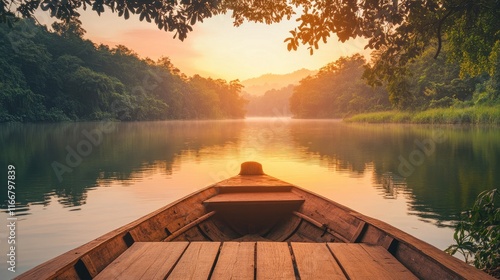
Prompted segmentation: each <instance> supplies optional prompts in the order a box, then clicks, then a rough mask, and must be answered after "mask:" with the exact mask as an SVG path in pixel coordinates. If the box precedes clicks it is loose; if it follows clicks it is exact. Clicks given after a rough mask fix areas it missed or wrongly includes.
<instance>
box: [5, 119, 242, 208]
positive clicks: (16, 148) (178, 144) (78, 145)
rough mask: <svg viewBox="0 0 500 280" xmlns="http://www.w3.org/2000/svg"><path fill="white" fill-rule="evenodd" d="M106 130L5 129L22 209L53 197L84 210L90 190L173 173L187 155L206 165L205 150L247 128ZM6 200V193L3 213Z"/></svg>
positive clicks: (161, 125) (70, 126) (133, 126)
mask: <svg viewBox="0 0 500 280" xmlns="http://www.w3.org/2000/svg"><path fill="white" fill-rule="evenodd" d="M101 125H102V124H101V123H64V124H2V125H1V130H0V141H1V146H0V154H1V155H2V157H0V163H1V166H7V165H8V164H12V165H14V166H15V167H16V174H17V182H16V184H17V185H18V186H23V188H18V189H17V193H16V202H17V203H18V204H19V207H21V206H27V205H30V204H31V205H32V204H43V205H47V204H49V202H50V199H49V198H50V197H51V196H54V195H55V196H57V197H58V202H59V203H61V204H63V205H64V206H67V207H73V206H79V205H82V204H85V201H86V199H87V193H88V191H90V190H92V189H94V188H96V187H97V186H99V185H103V186H105V185H106V183H107V182H108V183H109V182H113V181H115V180H119V181H123V182H126V181H131V180H132V181H133V180H134V178H136V177H137V176H139V177H142V176H143V175H144V174H147V173H148V172H150V173H156V172H159V173H161V174H165V175H169V174H172V172H173V171H172V170H175V168H176V165H179V164H180V163H179V161H180V159H182V157H183V155H185V154H194V156H195V157H198V158H200V160H201V155H200V154H199V153H200V150H202V149H203V148H205V147H213V148H214V149H215V148H217V147H218V148H220V149H224V147H225V146H226V145H228V143H232V144H233V145H234V143H237V142H238V141H239V139H240V133H241V130H242V128H243V126H242V125H241V123H239V122H230V121H227V122H224V121H219V122H204V121H190V122H182V121H179V122H141V123H111V125H110V126H109V127H111V128H112V129H110V130H109V131H104V132H102V130H101V132H100V133H101V134H100V136H97V133H96V131H98V130H99V127H100V126H101ZM108 125H109V124H108ZM89 133H90V134H94V136H90V138H89V137H88V135H89ZM91 137H93V138H94V139H92V138H91ZM92 140H94V141H92ZM82 143H83V144H82ZM89 143H90V144H92V145H91V146H89ZM89 147H90V148H89ZM54 163H56V164H54ZM54 166H55V167H54ZM58 173H59V176H58ZM60 179H61V180H60ZM6 200H7V197H6V193H4V192H1V194H0V201H1V202H2V208H4V207H5V205H6V203H5V202H6ZM19 209H21V208H19Z"/></svg>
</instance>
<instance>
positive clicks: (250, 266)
mask: <svg viewBox="0 0 500 280" xmlns="http://www.w3.org/2000/svg"><path fill="white" fill-rule="evenodd" d="M254 265H255V242H225V243H224V244H223V245H222V249H221V252H220V254H219V258H218V260H217V265H216V266H215V269H214V272H213V273H212V277H211V278H210V279H212V280H214V279H215V280H220V279H233V280H238V279H254V268H255V267H254Z"/></svg>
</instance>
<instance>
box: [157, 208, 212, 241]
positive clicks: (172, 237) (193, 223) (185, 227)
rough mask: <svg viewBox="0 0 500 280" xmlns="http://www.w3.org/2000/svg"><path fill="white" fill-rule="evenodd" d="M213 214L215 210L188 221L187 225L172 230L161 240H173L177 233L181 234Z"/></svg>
mask: <svg viewBox="0 0 500 280" xmlns="http://www.w3.org/2000/svg"><path fill="white" fill-rule="evenodd" d="M214 214H215V211H212V212H209V213H207V214H205V215H203V216H201V217H199V218H198V219H196V220H194V221H192V222H190V223H188V224H187V225H185V226H183V227H182V228H180V229H178V230H177V231H175V232H173V233H172V234H171V235H169V236H168V237H167V238H165V239H164V240H163V241H171V240H174V239H175V238H176V237H178V236H179V235H181V234H183V233H184V232H186V231H188V230H190V229H191V228H192V227H194V226H196V225H197V224H199V223H201V222H203V221H205V220H207V219H208V218H210V217H212V216H213V215H214Z"/></svg>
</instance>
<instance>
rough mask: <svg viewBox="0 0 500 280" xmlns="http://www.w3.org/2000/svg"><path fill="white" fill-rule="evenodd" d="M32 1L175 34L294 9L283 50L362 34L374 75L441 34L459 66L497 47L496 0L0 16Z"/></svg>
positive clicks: (98, 6)
mask: <svg viewBox="0 0 500 280" xmlns="http://www.w3.org/2000/svg"><path fill="white" fill-rule="evenodd" d="M38 8H41V9H42V10H44V11H47V12H48V13H50V15H51V16H53V17H56V18H58V19H63V20H65V21H66V22H69V21H71V20H72V19H75V18H78V16H79V15H80V14H79V11H81V10H82V9H83V10H86V9H92V10H93V11H95V12H96V13H98V14H101V13H102V12H104V11H105V10H106V9H108V10H111V11H112V12H116V13H117V14H118V16H119V17H123V18H125V19H128V18H129V17H130V16H131V15H137V16H139V19H140V20H141V21H142V20H146V21H148V22H152V23H153V22H154V24H156V25H157V26H158V28H159V29H163V30H165V31H169V32H174V37H177V36H178V38H179V39H180V40H184V39H185V38H186V37H187V34H188V33H189V32H190V31H192V29H193V25H195V24H196V23H197V22H203V20H204V19H206V18H210V17H212V16H214V15H218V14H225V13H231V14H232V17H233V19H234V24H235V25H236V26H238V25H240V24H242V23H243V22H244V21H245V20H248V21H253V22H262V23H266V24H272V23H277V22H280V21H281V20H283V19H285V18H286V19H290V18H292V17H294V16H295V17H297V19H296V20H297V27H296V28H295V29H294V30H291V31H290V33H291V36H290V37H289V38H287V39H286V40H285V41H286V42H287V46H288V49H289V50H292V49H293V50H296V49H297V47H298V46H299V45H300V44H303V45H307V46H309V49H310V51H311V53H313V50H314V49H317V48H318V47H319V43H320V42H322V41H323V42H326V41H327V40H328V38H329V37H330V36H331V35H336V36H337V37H338V39H339V40H340V41H341V42H345V41H347V40H349V39H353V38H358V37H361V38H366V39H367V40H368V41H367V45H366V48H370V49H372V50H377V51H379V53H380V59H379V60H377V61H376V64H377V69H378V70H379V71H377V73H379V74H380V75H378V77H377V78H378V79H382V80H383V79H384V77H386V76H387V75H388V74H389V73H390V72H392V71H394V67H401V66H402V65H405V64H406V63H407V62H408V61H410V60H411V59H413V58H415V57H417V56H418V55H420V54H421V53H422V52H423V51H424V50H425V49H426V47H428V46H430V45H434V46H435V47H436V48H435V49H436V53H435V56H436V57H437V55H438V54H439V53H440V51H441V48H442V45H443V44H442V42H443V41H444V40H448V41H449V42H450V44H449V46H450V49H451V54H452V55H451V56H450V57H451V58H454V59H456V60H457V61H459V62H460V63H461V66H462V70H463V72H464V73H475V74H477V73H478V72H481V71H488V70H489V71H491V60H492V59H493V58H492V56H494V57H498V52H499V49H500V43H499V41H500V32H498V30H500V17H499V16H498V15H499V14H500V2H499V1H497V0H337V1H332V0H319V1H311V0H278V1H275V0H260V1H249V0H180V1H179V0H168V1H160V0H26V1H21V2H18V1H15V0H0V19H1V20H2V21H4V22H7V21H9V18H10V17H14V16H19V15H20V16H22V17H32V16H33V15H34V12H35V10H36V9H38ZM388 66H390V67H388Z"/></svg>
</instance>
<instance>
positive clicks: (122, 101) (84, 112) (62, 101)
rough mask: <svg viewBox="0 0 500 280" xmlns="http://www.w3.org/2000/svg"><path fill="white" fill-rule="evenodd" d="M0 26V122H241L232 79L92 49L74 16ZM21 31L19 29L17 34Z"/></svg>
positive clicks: (167, 62) (241, 108)
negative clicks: (50, 22) (188, 72)
mask: <svg viewBox="0 0 500 280" xmlns="http://www.w3.org/2000/svg"><path fill="white" fill-rule="evenodd" d="M52 27H53V29H54V32H49V31H48V30H47V27H45V26H40V25H37V24H36V23H35V22H34V21H33V20H31V19H24V20H21V21H18V22H16V23H14V24H13V27H12V28H9V27H7V25H0V122H2V121H22V122H35V121H61V120H101V119H115V120H124V121H135V120H164V119H207V118H210V119H217V118H243V117H244V115H245V110H244V106H245V100H244V99H243V98H242V97H241V88H242V86H241V85H240V84H239V82H238V81H237V80H236V81H231V82H227V81H225V80H213V79H210V78H203V77H200V76H194V77H190V78H189V77H187V76H186V75H184V74H182V73H181V72H180V70H179V69H177V68H176V67H175V66H174V65H173V64H172V63H171V61H170V59H169V58H167V57H163V58H161V59H159V60H158V61H152V60H150V59H140V58H139V57H138V55H137V54H135V53H134V52H133V51H132V50H130V49H128V48H127V47H125V46H117V47H115V48H109V47H108V46H105V45H94V44H93V43H92V42H91V41H89V40H84V39H82V38H81V36H82V35H83V34H84V33H85V30H83V29H82V28H81V26H80V24H79V22H78V20H77V19H73V20H71V21H70V22H68V23H57V22H56V23H54V24H53V26H52ZM21 31H22V32H21Z"/></svg>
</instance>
